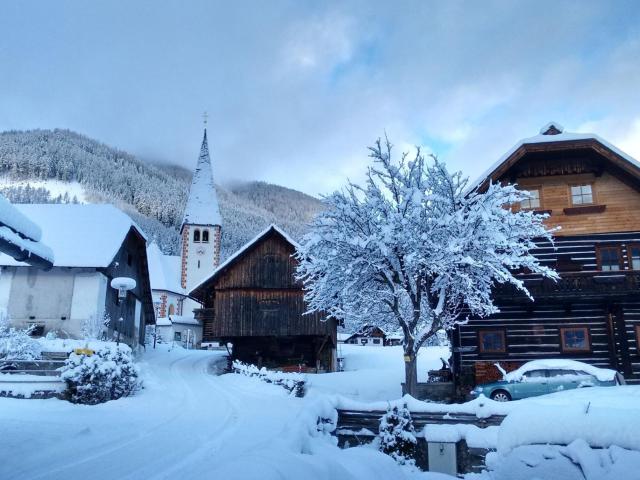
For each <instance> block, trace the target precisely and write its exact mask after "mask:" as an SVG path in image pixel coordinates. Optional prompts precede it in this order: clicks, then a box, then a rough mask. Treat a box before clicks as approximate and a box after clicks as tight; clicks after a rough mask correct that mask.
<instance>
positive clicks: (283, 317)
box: [197, 230, 337, 346]
mask: <svg viewBox="0 0 640 480" xmlns="http://www.w3.org/2000/svg"><path fill="white" fill-rule="evenodd" d="M293 254H294V247H293V246H292V245H291V244H290V243H289V242H288V241H287V240H286V239H285V238H284V237H283V236H282V235H280V234H279V233H278V232H277V231H275V230H272V231H270V232H269V233H267V234H266V235H265V236H264V237H263V238H261V239H260V240H259V241H257V242H256V244H255V245H253V246H252V247H250V248H249V249H247V250H246V251H244V252H242V253H241V254H240V255H239V256H238V257H236V258H235V259H232V261H231V262H229V264H228V266H227V267H226V268H223V269H222V271H220V272H219V273H218V274H217V275H215V277H214V278H212V279H211V280H210V281H208V282H206V284H205V286H204V287H203V289H202V290H203V292H204V293H203V298H204V308H203V309H201V310H199V311H197V315H198V317H199V318H201V319H202V320H203V323H204V332H203V334H204V338H205V340H207V339H216V338H229V337H243V336H296V335H300V336H308V335H320V336H323V337H325V336H327V335H328V336H330V341H331V344H332V345H334V346H335V345H336V344H337V339H336V324H335V321H333V320H330V321H324V316H323V315H322V314H320V313H314V314H309V315H305V312H306V311H307V306H306V304H305V302H304V291H303V289H302V284H301V283H300V282H298V281H296V279H295V270H296V260H295V258H293V256H292V255H293Z"/></svg>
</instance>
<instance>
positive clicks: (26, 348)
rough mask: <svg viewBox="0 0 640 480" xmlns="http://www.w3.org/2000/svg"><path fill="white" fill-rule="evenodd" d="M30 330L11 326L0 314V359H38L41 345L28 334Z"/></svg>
mask: <svg viewBox="0 0 640 480" xmlns="http://www.w3.org/2000/svg"><path fill="white" fill-rule="evenodd" d="M30 330H31V329H29V328H27V329H19V328H15V327H12V326H11V325H9V320H8V319H7V317H6V316H5V315H0V360H37V359H39V358H40V356H41V354H42V346H41V345H40V342H38V341H37V340H36V339H34V338H33V337H31V336H30V335H29V333H30Z"/></svg>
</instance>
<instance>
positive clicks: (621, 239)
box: [452, 124, 640, 385]
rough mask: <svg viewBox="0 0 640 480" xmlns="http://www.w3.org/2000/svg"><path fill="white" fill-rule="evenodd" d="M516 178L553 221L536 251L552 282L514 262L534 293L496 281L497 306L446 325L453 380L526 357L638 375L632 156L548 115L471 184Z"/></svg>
mask: <svg viewBox="0 0 640 480" xmlns="http://www.w3.org/2000/svg"><path fill="white" fill-rule="evenodd" d="M489 181H493V182H496V181H499V182H510V183H517V184H518V185H519V186H520V187H521V188H523V189H526V190H529V191H530V192H532V194H533V197H532V198H531V199H530V200H529V201H527V203H526V204H523V205H520V206H517V207H516V208H527V209H531V210H533V211H536V212H546V213H548V214H549V215H550V217H549V218H548V220H547V223H548V225H549V226H560V227H561V230H559V231H558V232H557V233H556V234H555V241H554V244H550V243H545V242H540V243H539V244H538V248H537V249H536V251H535V255H537V256H538V258H540V259H541V260H542V261H543V262H544V263H546V264H547V265H550V266H553V267H554V268H556V270H557V271H558V273H559V274H560V275H561V279H560V280H559V281H558V282H554V281H552V280H546V279H542V278H541V277H540V276H537V275H531V274H527V273H526V272H522V273H520V274H519V276H520V278H521V279H522V280H524V282H525V284H526V286H527V288H528V289H529V291H530V292H531V294H532V295H533V297H534V299H535V301H533V302H532V301H530V300H529V299H527V298H526V297H525V296H524V295H522V294H521V293H518V292H516V291H515V290H514V289H513V288H498V289H496V290H495V292H494V295H495V296H494V298H495V299H496V303H497V305H498V306H499V308H500V310H501V312H500V313H499V314H497V315H493V316H491V317H489V318H486V319H480V318H471V319H470V320H469V322H468V323H467V324H465V325H462V326H460V327H458V328H457V330H455V331H454V332H452V344H453V351H454V354H453V357H454V358H453V360H454V361H453V365H454V373H455V374H456V377H457V379H458V380H459V382H460V383H461V384H462V385H470V384H474V383H483V382H487V381H492V380H494V379H497V378H499V376H500V374H499V372H498V370H497V368H496V367H495V366H494V364H495V363H496V362H500V364H501V366H502V367H504V368H505V369H506V370H512V369H514V368H517V367H518V366H520V365H521V364H522V363H524V362H526V361H529V360H534V359H546V358H571V359H574V360H578V361H584V362H588V363H591V364H593V365H596V366H599V367H606V368H613V369H615V370H618V371H620V372H621V373H622V374H623V375H624V376H625V378H627V381H628V382H630V383H633V382H640V164H639V163H638V162H636V161H635V160H634V159H632V158H631V157H629V156H628V155H626V154H624V153H623V152H621V151H620V150H618V149H617V148H616V147H614V146H613V145H611V144H609V143H608V142H606V141H604V140H602V139H601V138H599V137H597V136H595V135H591V134H570V133H564V132H563V129H562V127H560V126H559V125H557V124H549V125H547V126H546V127H544V128H543V130H541V133H540V135H537V136H535V137H532V138H530V139H526V140H523V141H521V142H520V143H519V144H517V145H516V146H515V147H514V148H513V149H512V150H511V151H509V152H508V153H507V154H506V155H505V156H504V157H503V158H502V159H501V160H500V161H499V162H498V163H497V164H496V165H495V166H494V167H493V168H492V169H491V170H490V171H489V173H488V174H487V175H486V176H483V177H482V178H481V180H480V182H479V183H478V185H477V186H479V188H481V189H482V188H483V187H485V186H486V185H487V182H489Z"/></svg>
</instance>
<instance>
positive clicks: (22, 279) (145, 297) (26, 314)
mask: <svg viewBox="0 0 640 480" xmlns="http://www.w3.org/2000/svg"><path fill="white" fill-rule="evenodd" d="M16 208H17V209H18V210H19V211H21V212H22V213H23V214H25V215H26V216H28V217H29V218H30V219H32V220H33V221H34V222H35V223H36V224H37V225H39V226H40V227H41V228H42V241H43V242H44V243H45V244H46V245H48V246H49V247H50V248H51V250H52V251H53V255H54V262H53V267H52V268H51V269H49V270H47V271H44V270H40V269H38V268H36V267H33V266H30V265H28V264H26V263H23V262H20V261H17V260H15V259H13V258H11V257H9V256H8V255H5V254H0V267H1V274H0V311H2V312H3V313H5V314H6V315H7V316H8V318H9V320H10V322H11V324H12V325H13V326H16V327H18V328H24V327H32V329H33V330H32V331H33V334H34V335H46V334H47V333H49V332H55V333H56V334H57V335H58V336H60V337H62V338H65V337H71V338H81V337H82V334H83V325H84V324H85V322H89V321H95V320H98V322H100V321H102V320H107V325H106V330H107V332H106V333H107V335H109V336H110V335H112V334H113V332H114V331H115V330H116V329H120V334H121V341H123V342H125V343H128V344H129V345H131V346H135V345H136V344H138V343H140V344H144V329H145V324H149V323H154V314H153V304H152V300H151V288H150V284H149V274H148V266H147V255H146V238H145V237H144V234H143V233H142V231H141V230H140V229H139V228H138V226H137V225H136V224H135V223H134V222H133V221H132V220H131V218H130V217H129V216H128V215H126V214H125V213H124V212H122V211H120V210H118V209H117V208H115V207H113V206H112V205H71V204H62V205H60V204H46V205H16ZM115 277H129V278H132V279H133V280H135V281H136V287H135V288H134V289H133V290H131V291H130V292H129V293H128V294H127V297H126V300H124V301H121V300H119V299H118V292H117V291H116V290H114V289H113V288H111V286H110V282H111V280H112V279H113V278H115ZM119 318H123V321H122V322H118V319H119Z"/></svg>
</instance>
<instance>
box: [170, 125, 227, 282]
mask: <svg viewBox="0 0 640 480" xmlns="http://www.w3.org/2000/svg"><path fill="white" fill-rule="evenodd" d="M221 233H222V218H221V216H220V210H219V208H218V197H217V195H216V188H215V185H214V184H213V172H212V168H211V158H209V145H208V143H207V129H206V125H205V129H204V137H203V139H202V146H201V147H200V156H199V157H198V164H197V166H196V170H195V172H194V173H193V180H192V181H191V188H190V189H189V198H188V200H187V206H186V208H185V211H184V218H183V220H182V227H181V228H180V238H181V246H182V248H181V258H182V268H181V272H180V274H181V278H180V283H181V285H182V288H185V289H187V291H189V290H190V289H191V288H193V287H194V286H196V285H197V284H198V283H200V282H201V281H203V280H204V279H205V278H207V277H208V276H209V275H211V273H212V272H213V270H214V269H215V268H216V267H217V266H218V264H219V263H220V237H221Z"/></svg>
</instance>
